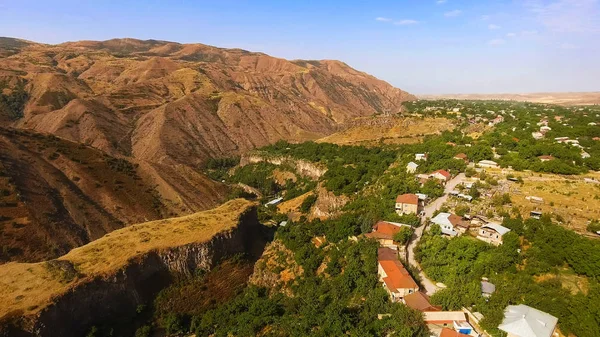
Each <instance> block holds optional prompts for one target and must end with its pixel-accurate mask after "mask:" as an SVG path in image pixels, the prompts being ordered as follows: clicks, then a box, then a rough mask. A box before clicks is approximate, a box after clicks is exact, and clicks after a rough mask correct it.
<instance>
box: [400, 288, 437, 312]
mask: <svg viewBox="0 0 600 337" xmlns="http://www.w3.org/2000/svg"><path fill="white" fill-rule="evenodd" d="M403 302H404V304H406V306H408V307H409V308H412V309H415V310H419V311H441V310H442V307H440V306H437V305H432V304H431V303H430V302H429V296H427V295H426V294H424V293H423V292H421V291H417V292H416V293H412V294H410V295H406V296H404V300H403Z"/></svg>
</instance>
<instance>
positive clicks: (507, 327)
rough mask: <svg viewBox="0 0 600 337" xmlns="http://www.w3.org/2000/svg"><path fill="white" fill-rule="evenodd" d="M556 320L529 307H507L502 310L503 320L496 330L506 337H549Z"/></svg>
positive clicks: (522, 305)
mask: <svg viewBox="0 0 600 337" xmlns="http://www.w3.org/2000/svg"><path fill="white" fill-rule="evenodd" d="M556 323H558V318H556V317H554V316H552V315H550V314H548V313H545V312H543V311H540V310H537V309H535V308H532V307H530V306H527V305H524V304H520V305H509V306H508V307H506V309H505V310H504V320H503V321H502V323H501V324H500V325H499V326H498V329H500V330H502V331H504V332H506V333H507V336H508V337H551V336H552V335H553V334H554V332H555V330H556Z"/></svg>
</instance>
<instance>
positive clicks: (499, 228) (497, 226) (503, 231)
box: [481, 222, 510, 235]
mask: <svg viewBox="0 0 600 337" xmlns="http://www.w3.org/2000/svg"><path fill="white" fill-rule="evenodd" d="M481 228H489V229H492V230H494V231H496V232H497V233H498V234H500V235H504V234H506V233H508V232H510V229H508V228H506V227H504V226H502V225H500V224H497V223H495V222H490V223H487V224H485V225H483V226H481Z"/></svg>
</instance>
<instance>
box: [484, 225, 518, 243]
mask: <svg viewBox="0 0 600 337" xmlns="http://www.w3.org/2000/svg"><path fill="white" fill-rule="evenodd" d="M508 232H510V229H508V228H506V227H504V226H502V225H500V224H497V223H494V222H490V223H487V224H485V225H483V226H481V228H479V233H478V235H477V238H478V239H479V240H481V241H485V242H487V243H491V244H493V245H495V246H499V245H501V244H502V237H503V236H504V234H506V233H508Z"/></svg>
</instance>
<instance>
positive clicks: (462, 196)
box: [457, 193, 473, 202]
mask: <svg viewBox="0 0 600 337" xmlns="http://www.w3.org/2000/svg"><path fill="white" fill-rule="evenodd" d="M457 197H459V198H462V199H465V200H467V201H469V202H471V201H473V197H472V196H470V195H468V194H463V193H459V194H458V195H457Z"/></svg>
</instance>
